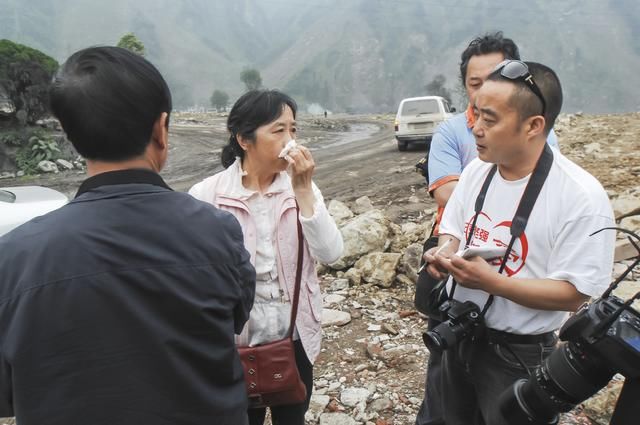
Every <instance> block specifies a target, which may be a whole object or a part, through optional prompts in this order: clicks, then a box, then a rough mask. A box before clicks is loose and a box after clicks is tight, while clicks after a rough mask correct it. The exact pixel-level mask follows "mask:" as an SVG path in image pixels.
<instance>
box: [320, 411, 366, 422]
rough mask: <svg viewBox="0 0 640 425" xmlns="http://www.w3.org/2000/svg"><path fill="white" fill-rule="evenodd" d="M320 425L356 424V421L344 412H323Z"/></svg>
mask: <svg viewBox="0 0 640 425" xmlns="http://www.w3.org/2000/svg"><path fill="white" fill-rule="evenodd" d="M320 425H358V422H356V421H355V419H353V418H352V417H351V416H349V415H347V414H345V413H323V414H322V415H320Z"/></svg>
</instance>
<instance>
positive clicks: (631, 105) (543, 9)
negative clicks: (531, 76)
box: [0, 0, 640, 112]
mask: <svg viewBox="0 0 640 425" xmlns="http://www.w3.org/2000/svg"><path fill="white" fill-rule="evenodd" d="M0 10H2V13H1V14H0V38H8V39H10V40H13V41H16V42H19V43H22V44H27V45H29V46H32V47H35V48H37V49H40V50H42V51H43V52H45V53H47V54H49V55H51V56H52V57H54V58H55V59H57V60H58V61H60V62H62V61H64V59H65V58H66V57H67V56H68V55H69V54H71V53H72V52H73V51H75V50H77V49H80V48H82V47H86V46H90V45H96V44H115V43H117V41H118V40H119V38H120V36H122V35H123V34H124V33H126V32H129V31H132V32H134V33H135V34H136V35H137V36H138V38H139V39H140V40H142V42H143V43H144V44H145V46H146V49H147V55H148V58H149V59H150V60H151V61H152V62H154V63H155V64H156V65H157V66H158V67H159V68H160V70H161V71H162V72H163V74H164V75H165V76H166V78H167V79H168V81H169V82H170V85H171V88H172V92H173V94H174V98H175V99H174V100H175V103H176V105H177V106H179V107H188V106H192V105H204V106H208V99H209V96H210V95H211V93H212V92H213V90H214V89H222V90H225V91H227V92H228V93H229V94H230V95H231V99H235V97H237V96H238V95H240V94H241V93H242V90H243V86H242V83H241V82H240V79H239V74H240V71H241V70H242V69H243V68H245V67H255V68H257V69H259V70H260V72H261V74H262V77H263V82H264V84H265V86H267V87H275V88H280V89H283V90H285V91H287V92H288V93H290V94H292V95H293V96H294V97H295V98H296V100H298V101H299V102H300V103H302V104H307V105H308V104H312V103H318V104H319V105H321V107H322V108H326V109H329V110H335V111H354V112H373V111H375V112H378V111H380V112H386V111H394V110H395V109H396V107H397V104H398V102H399V101H400V100H401V99H402V98H404V97H408V96H417V95H422V94H428V93H425V86H426V85H427V83H429V82H430V81H431V80H432V79H433V77H434V76H435V75H437V74H444V75H445V76H446V77H447V87H448V88H449V89H450V90H451V91H452V92H454V93H459V92H460V90H459V76H458V62H459V57H460V53H461V52H462V50H463V49H464V47H465V46H466V44H467V43H468V42H469V40H470V39H471V38H473V37H474V36H476V35H478V34H481V33H484V32H486V31H493V30H498V29H500V30H503V31H504V33H505V35H506V36H508V37H512V38H513V39H514V40H515V41H516V42H517V43H518V45H519V47H520V50H521V53H522V55H523V57H524V58H525V59H528V60H535V61H539V62H543V63H545V64H547V65H549V66H551V67H552V68H554V69H555V70H556V71H557V72H558V74H559V75H560V78H561V80H562V83H563V86H564V89H565V107H564V111H565V112H570V111H577V110H583V111H585V112H620V111H629V110H640V73H639V72H638V70H639V69H640V2H638V1H637V0H556V1H551V0H530V1H527V2H525V1H518V0H509V1H507V0H447V1H442V0H440V1H438V0H306V1H303V0H173V1H169V0H153V1H152V0H137V1H134V0H110V1H108V2H102V1H95V0H94V1H87V0H55V1H54V0H0ZM457 102H458V103H459V102H460V99H457Z"/></svg>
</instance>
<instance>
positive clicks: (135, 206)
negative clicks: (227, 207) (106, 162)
mask: <svg viewBox="0 0 640 425" xmlns="http://www.w3.org/2000/svg"><path fill="white" fill-rule="evenodd" d="M254 292H255V271H254V269H253V267H252V266H251V264H250V262H249V253H248V252H247V251H246V250H245V248H244V243H243V237H242V230H241V228H240V225H239V224H238V222H237V221H236V220H235V218H234V217H233V216H232V215H231V214H228V213H226V212H223V211H220V210H217V209H216V208H214V207H212V206H211V205H208V204H205V203H204V202H200V201H197V200H196V199H194V198H192V197H191V196H189V195H188V194H185V193H179V192H173V191H171V190H170V189H169V188H168V187H167V186H166V185H165V184H164V182H163V181H162V179H161V178H160V177H159V176H158V175H157V174H154V173H151V172H150V171H143V170H127V171H118V172H111V173H104V174H100V175H97V176H94V177H91V178H89V179H87V180H86V181H85V182H84V183H83V185H82V186H81V188H80V191H79V194H78V196H77V197H76V198H75V199H74V200H72V201H71V202H70V203H69V204H68V205H66V206H64V207H62V208H60V209H58V210H56V211H53V212H51V213H49V214H47V215H45V216H42V217H38V218H36V219H34V220H32V221H30V222H28V223H26V224H24V225H22V226H20V227H18V228H17V229H14V230H13V231H12V232H10V233H8V234H6V235H4V236H3V237H2V238H0V417H5V416H12V415H15V416H16V417H17V422H18V423H19V424H20V425H43V424H61V425H62V424H64V425H70V424H81V425H95V424H105V425H106V424H110V425H116V424H131V425H143V424H153V425H162V424H203V425H204V424H207V425H211V424H230V425H231V424H232V425H238V424H244V423H246V420H247V419H246V408H247V400H246V392H245V386H244V381H243V375H242V366H241V364H240V360H239V357H238V355H237V351H236V348H235V344H234V332H236V333H239V332H240V331H241V329H242V326H243V325H244V323H245V322H246V320H247V319H248V317H249V312H250V310H251V307H252V304H253V297H254Z"/></svg>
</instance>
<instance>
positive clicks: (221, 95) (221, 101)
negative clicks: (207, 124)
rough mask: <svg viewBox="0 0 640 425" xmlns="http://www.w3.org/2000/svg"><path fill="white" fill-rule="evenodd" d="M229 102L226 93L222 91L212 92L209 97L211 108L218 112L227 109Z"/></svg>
mask: <svg viewBox="0 0 640 425" xmlns="http://www.w3.org/2000/svg"><path fill="white" fill-rule="evenodd" d="M228 102H229V95H228V94H227V92H225V91H222V90H214V91H213V94H212V95H211V106H213V107H214V108H216V110H217V111H218V112H219V111H220V110H226V109H227V103H228Z"/></svg>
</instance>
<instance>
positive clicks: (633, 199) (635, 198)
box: [611, 190, 640, 217]
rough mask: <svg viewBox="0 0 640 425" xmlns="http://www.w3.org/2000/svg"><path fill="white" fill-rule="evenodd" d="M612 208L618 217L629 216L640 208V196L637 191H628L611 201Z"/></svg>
mask: <svg viewBox="0 0 640 425" xmlns="http://www.w3.org/2000/svg"><path fill="white" fill-rule="evenodd" d="M611 207H612V208H613V213H614V214H615V216H616V217H619V216H621V215H623V214H627V213H629V212H631V211H633V210H635V209H636V208H638V207H640V194H638V193H636V191H635V190H627V191H625V192H623V193H620V194H618V196H617V197H616V198H614V199H612V200H611Z"/></svg>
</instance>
